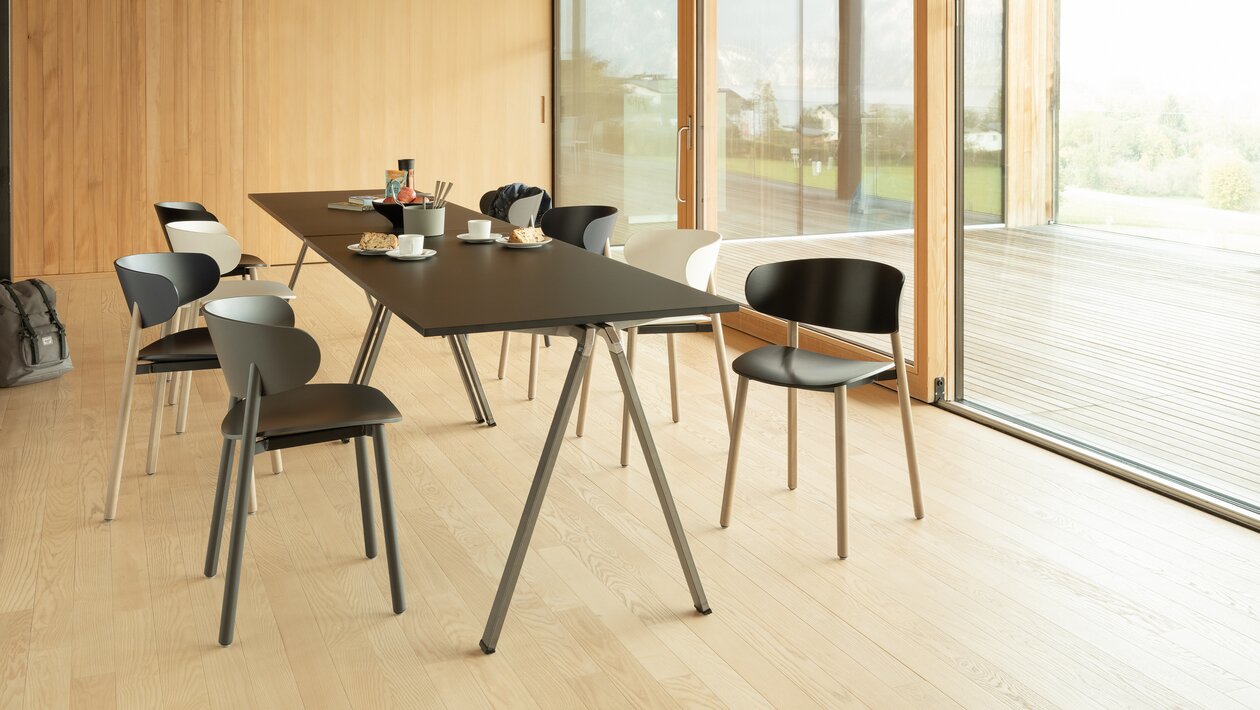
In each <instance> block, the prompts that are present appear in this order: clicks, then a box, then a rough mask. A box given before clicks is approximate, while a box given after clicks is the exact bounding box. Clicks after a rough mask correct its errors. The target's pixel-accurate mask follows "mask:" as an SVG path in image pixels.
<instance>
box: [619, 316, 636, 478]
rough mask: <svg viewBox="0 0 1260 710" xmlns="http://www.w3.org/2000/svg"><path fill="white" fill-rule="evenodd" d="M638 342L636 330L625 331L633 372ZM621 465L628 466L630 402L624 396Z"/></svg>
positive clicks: (628, 355) (627, 355)
mask: <svg viewBox="0 0 1260 710" xmlns="http://www.w3.org/2000/svg"><path fill="white" fill-rule="evenodd" d="M638 340H639V329H638V328H630V329H629V330H627V331H626V363H627V364H628V365H629V367H630V369H631V370H634V350H635V344H636V343H637V342H638ZM621 465H622V466H623V467H624V466H629V465H630V402H629V401H628V400H627V399H626V398H625V397H624V396H623V397H622V399H621Z"/></svg>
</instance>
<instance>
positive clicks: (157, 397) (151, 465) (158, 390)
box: [144, 319, 175, 476]
mask: <svg viewBox="0 0 1260 710" xmlns="http://www.w3.org/2000/svg"><path fill="white" fill-rule="evenodd" d="M174 326H175V322H174V319H172V320H168V321H167V322H165V323H163V324H162V332H161V335H160V336H159V337H163V338H164V337H166V336H168V335H170V334H171V330H172V328H174ZM168 376H169V375H168V374H166V373H163V374H160V375H158V376H157V380H156V381H155V382H154V383H153V411H152V412H151V413H150V417H151V418H150V420H149V455H148V458H147V459H146V461H145V464H144V472H145V473H147V474H149V475H150V476H152V475H153V474H154V473H156V472H157V458H158V443H159V442H160V441H161V439H162V400H163V399H165V395H166V378H167V377H168Z"/></svg>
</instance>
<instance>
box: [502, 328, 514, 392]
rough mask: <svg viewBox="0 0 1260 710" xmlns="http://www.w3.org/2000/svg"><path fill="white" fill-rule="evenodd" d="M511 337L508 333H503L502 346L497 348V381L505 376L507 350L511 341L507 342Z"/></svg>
mask: <svg viewBox="0 0 1260 710" xmlns="http://www.w3.org/2000/svg"><path fill="white" fill-rule="evenodd" d="M511 335H512V334H511V333H508V332H506V331H505V332H504V333H503V344H502V345H500V346H499V379H500V380H501V379H503V376H504V375H506V374H507V361H508V350H509V349H510V345H509V344H510V343H511V341H510V340H509V337H510V336H511Z"/></svg>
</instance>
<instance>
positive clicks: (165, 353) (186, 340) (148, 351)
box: [137, 328, 218, 362]
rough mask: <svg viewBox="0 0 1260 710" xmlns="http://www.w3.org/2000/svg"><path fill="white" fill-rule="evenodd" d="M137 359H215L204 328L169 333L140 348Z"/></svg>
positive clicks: (175, 360)
mask: <svg viewBox="0 0 1260 710" xmlns="http://www.w3.org/2000/svg"><path fill="white" fill-rule="evenodd" d="M137 359H139V360H148V361H149V362H179V361H185V360H217V359H218V355H216V354H215V352H214V343H212V342H210V331H209V330H208V329H206V328H190V329H188V330H181V331H179V332H178V333H171V334H170V335H168V336H166V337H164V338H158V339H157V340H155V341H153V342H152V343H149V344H148V345H146V346H144V347H143V348H141V349H140V353H139V355H138V356H137Z"/></svg>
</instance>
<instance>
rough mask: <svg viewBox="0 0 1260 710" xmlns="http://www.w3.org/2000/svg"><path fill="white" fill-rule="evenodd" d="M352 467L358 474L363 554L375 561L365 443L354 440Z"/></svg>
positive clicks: (370, 494)
mask: <svg viewBox="0 0 1260 710" xmlns="http://www.w3.org/2000/svg"><path fill="white" fill-rule="evenodd" d="M354 465H355V468H356V469H357V470H358V473H359V513H360V518H361V519H362V520H363V554H365V555H366V556H367V558H368V559H369V560H372V559H376V522H375V519H374V516H373V515H372V479H371V478H370V476H371V474H370V473H369V472H368V452H367V441H366V440H364V438H363V437H361V436H356V437H355V438H354Z"/></svg>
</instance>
